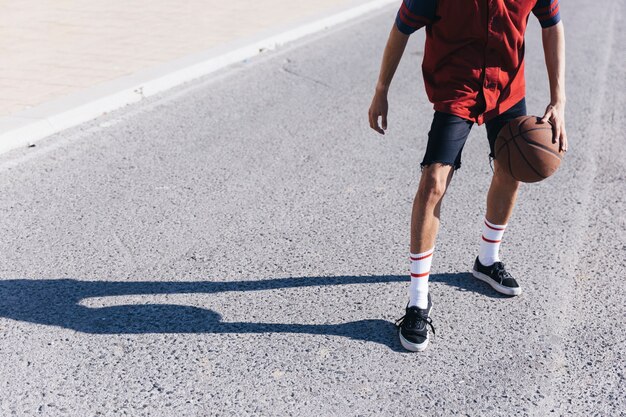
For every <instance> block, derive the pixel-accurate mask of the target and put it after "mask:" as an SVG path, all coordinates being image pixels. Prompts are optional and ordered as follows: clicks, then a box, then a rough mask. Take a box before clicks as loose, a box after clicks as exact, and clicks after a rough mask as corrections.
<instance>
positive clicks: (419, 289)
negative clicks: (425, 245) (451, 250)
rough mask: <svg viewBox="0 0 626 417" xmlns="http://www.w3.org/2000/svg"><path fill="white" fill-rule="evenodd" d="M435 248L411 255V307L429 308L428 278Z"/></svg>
mask: <svg viewBox="0 0 626 417" xmlns="http://www.w3.org/2000/svg"><path fill="white" fill-rule="evenodd" d="M434 250H435V248H432V249H430V250H427V251H426V252H422V253H411V254H410V258H411V285H409V307H413V306H417V307H418V308H421V309H424V308H426V307H428V277H429V276H430V264H431V263H432V261H433V252H434Z"/></svg>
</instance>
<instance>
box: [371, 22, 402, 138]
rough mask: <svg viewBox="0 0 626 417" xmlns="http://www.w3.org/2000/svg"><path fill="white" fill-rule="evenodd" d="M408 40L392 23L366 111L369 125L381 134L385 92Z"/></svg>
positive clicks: (384, 124)
mask: <svg viewBox="0 0 626 417" xmlns="http://www.w3.org/2000/svg"><path fill="white" fill-rule="evenodd" d="M408 40H409V35H407V34H404V33H402V32H400V31H399V30H398V27H397V26H396V25H395V24H394V25H393V27H392V28H391V33H390V34H389V39H388V40H387V46H385V52H384V54H383V62H382V64H381V66H380V74H379V76H378V82H377V83H376V90H375V92H374V98H373V99H372V104H371V105H370V108H369V112H368V113H369V122H370V127H371V128H372V129H374V130H375V131H377V132H378V133H380V134H382V135H384V134H385V130H386V129H387V110H388V104H387V92H388V91H389V85H390V84H391V80H392V79H393V75H394V74H395V72H396V68H398V64H399V63H400V59H401V58H402V54H403V53H404V49H405V47H406V44H407V41H408ZM379 117H380V119H381V123H380V125H379V121H378V119H379Z"/></svg>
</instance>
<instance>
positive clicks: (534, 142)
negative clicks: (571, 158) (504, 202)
mask: <svg viewBox="0 0 626 417" xmlns="http://www.w3.org/2000/svg"><path fill="white" fill-rule="evenodd" d="M540 120H541V118H540V117H536V116H521V117H518V118H516V119H513V120H511V121H510V122H509V123H508V124H506V125H505V126H504V127H503V128H502V129H501V130H500V133H499V134H498V137H497V138H496V144H495V147H494V157H495V159H496V160H497V161H498V163H499V164H501V165H502V166H503V167H504V168H505V169H506V170H507V171H508V172H509V173H510V174H511V176H512V177H513V178H515V179H516V180H518V181H522V182H537V181H541V180H543V179H545V178H548V177H549V176H550V175H552V174H554V172H555V171H556V170H557V168H558V167H559V165H560V164H561V159H562V158H563V152H562V151H559V142H558V140H557V142H556V143H552V125H551V124H549V123H540Z"/></svg>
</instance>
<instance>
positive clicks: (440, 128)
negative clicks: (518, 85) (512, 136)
mask: <svg viewBox="0 0 626 417" xmlns="http://www.w3.org/2000/svg"><path fill="white" fill-rule="evenodd" d="M519 116H526V100H525V99H522V100H521V101H519V102H518V103H517V104H515V105H514V106H513V107H511V108H510V109H508V110H507V111H505V112H504V113H502V114H500V115H498V116H496V117H495V118H494V119H491V120H489V121H488V122H486V123H485V126H486V127H487V139H489V149H490V153H489V156H490V157H491V158H493V157H494V156H493V148H494V146H495V144H496V138H497V137H498V133H500V129H502V127H503V126H504V125H505V124H507V123H508V122H509V121H511V120H513V119H515V118H516V117H519ZM472 125H474V122H472V121H471V120H467V119H463V118H461V117H458V116H454V115H452V114H448V113H442V112H439V111H436V112H435V116H434V117H433V123H432V125H431V126H430V132H428V145H426V153H425V154H424V160H423V161H422V167H425V166H428V165H431V164H434V163H440V164H444V165H452V166H454V169H459V168H460V167H461V153H462V152H463V146H464V145H465V141H466V140H467V137H468V136H469V133H470V130H471V129H472Z"/></svg>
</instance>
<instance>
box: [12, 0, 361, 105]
mask: <svg viewBox="0 0 626 417" xmlns="http://www.w3.org/2000/svg"><path fill="white" fill-rule="evenodd" d="M350 3H354V2H353V1H352V0H316V1H315V2H299V3H298V4H297V7H294V3H293V2H291V1H288V0H255V1H253V0H238V1H236V2H233V1H225V0H187V1H185V2H184V3H182V4H181V2H176V1H173V0H150V1H148V0H136V1H132V2H128V1H122V0H107V1H104V0H65V1H50V0H47V1H43V2H42V1H40V0H22V1H16V0H9V1H8V2H3V4H2V13H0V57H1V59H0V117H3V116H8V115H11V114H15V113H16V112H19V111H21V110H24V109H26V108H29V107H32V106H36V105H38V104H41V103H43V102H46V101H49V100H52V99H55V98H59V97H62V96H64V95H67V94H70V93H74V92H76V91H80V90H82V89H85V88H87V87H91V86H93V85H96V84H99V83H101V82H105V81H109V80H112V79H115V78H118V77H120V76H123V75H127V74H131V73H134V72H136V71H139V70H142V69H146V68H149V67H152V66H156V65H158V64H162V63H165V62H168V61H171V60H174V59H177V58H180V57H183V56H186V55H189V54H193V53H197V52H201V51H204V50H206V49H209V48H211V47H215V46H217V45H220V44H223V43H225V42H230V41H235V40H238V39H241V38H245V37H248V36H253V35H254V34H255V33H258V32H261V31H263V30H266V29H270V28H273V27H279V26H282V25H288V24H290V23H295V22H297V21H299V20H301V19H306V18H308V17H312V16H315V15H316V14H321V13H324V12H327V11H329V10H331V9H333V8H337V7H342V6H346V5H349V4H350Z"/></svg>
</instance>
